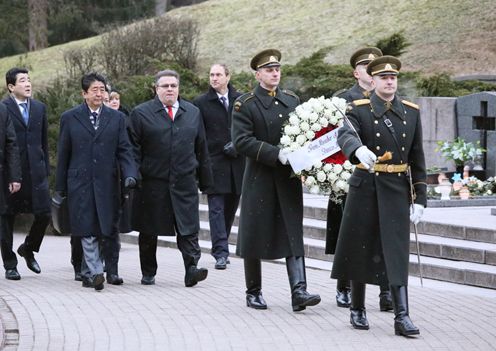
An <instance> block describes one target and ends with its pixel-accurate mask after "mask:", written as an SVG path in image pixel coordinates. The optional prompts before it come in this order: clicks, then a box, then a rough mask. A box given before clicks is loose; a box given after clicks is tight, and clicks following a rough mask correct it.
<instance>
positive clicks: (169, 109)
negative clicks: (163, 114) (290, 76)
mask: <svg viewBox="0 0 496 351" xmlns="http://www.w3.org/2000/svg"><path fill="white" fill-rule="evenodd" d="M167 113H168V114H169V117H170V119H171V120H172V121H173V120H174V113H173V112H172V106H167Z"/></svg>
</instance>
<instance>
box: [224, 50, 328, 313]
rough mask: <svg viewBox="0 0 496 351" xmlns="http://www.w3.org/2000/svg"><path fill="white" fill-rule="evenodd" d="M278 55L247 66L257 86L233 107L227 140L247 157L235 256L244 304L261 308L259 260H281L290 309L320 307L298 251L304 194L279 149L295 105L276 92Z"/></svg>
mask: <svg viewBox="0 0 496 351" xmlns="http://www.w3.org/2000/svg"><path fill="white" fill-rule="evenodd" d="M280 59H281V53H280V52H279V51H278V50H274V49H269V50H264V51H262V52H260V53H258V54H257V55H255V56H254V57H253V59H252V60H251V63H250V66H251V68H252V69H253V70H254V71H255V72H256V73H255V77H256V78H257V80H258V82H259V84H258V85H257V86H256V88H255V89H254V90H253V91H252V92H251V93H248V94H245V95H242V96H241V97H239V98H238V99H237V100H236V102H235V103H234V112H233V127H232V137H233V142H234V145H235V147H236V149H237V150H238V151H239V153H240V154H242V155H245V156H246V158H247V159H246V172H245V176H244V180H243V196H242V199H241V217H240V221H239V233H238V244H237V247H236V253H237V254H238V255H239V256H241V257H243V258H244V266H245V281H246V304H247V306H248V307H251V308H255V309H266V308H267V304H266V302H265V300H264V298H263V297H262V272H261V259H267V260H272V259H278V258H283V257H284V258H286V268H287V272H288V278H289V285H290V287H291V303H292V307H293V311H302V310H304V309H305V308H306V307H308V306H314V305H317V304H318V303H320V296H319V295H315V294H309V293H308V292H307V280H306V274H305V259H304V255H305V251H304V247H303V190H302V186H301V181H300V179H299V178H297V177H292V176H291V167H290V166H289V165H288V164H287V163H288V159H287V156H286V155H285V154H284V152H282V150H281V149H280V148H279V146H278V145H279V140H280V139H281V131H282V125H283V123H284V122H285V121H287V120H288V118H289V114H290V113H291V112H293V111H294V109H295V108H296V106H298V105H299V103H300V99H299V98H298V96H296V95H295V94H294V93H292V92H290V91H287V90H282V89H280V88H279V82H280V80H281V71H280V66H281V64H280V62H279V61H280Z"/></svg>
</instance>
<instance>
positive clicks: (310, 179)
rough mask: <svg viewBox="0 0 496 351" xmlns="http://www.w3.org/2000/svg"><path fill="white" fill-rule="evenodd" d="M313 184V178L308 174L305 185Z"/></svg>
mask: <svg viewBox="0 0 496 351" xmlns="http://www.w3.org/2000/svg"><path fill="white" fill-rule="evenodd" d="M314 184H315V178H314V177H313V176H308V177H307V179H305V185H306V186H312V185H314Z"/></svg>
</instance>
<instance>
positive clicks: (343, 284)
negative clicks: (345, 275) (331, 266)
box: [336, 279, 351, 308]
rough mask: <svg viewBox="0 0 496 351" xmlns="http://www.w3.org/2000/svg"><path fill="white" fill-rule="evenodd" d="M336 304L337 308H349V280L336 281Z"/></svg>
mask: <svg viewBox="0 0 496 351" xmlns="http://www.w3.org/2000/svg"><path fill="white" fill-rule="evenodd" d="M336 304H337V305H338V307H346V308H348V307H350V304H351V289H350V282H349V280H343V279H338V282H337V286H336Z"/></svg>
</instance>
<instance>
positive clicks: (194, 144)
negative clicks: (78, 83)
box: [130, 97, 213, 236]
mask: <svg viewBox="0 0 496 351" xmlns="http://www.w3.org/2000/svg"><path fill="white" fill-rule="evenodd" d="M130 124H131V136H132V138H131V139H132V142H133V145H134V150H135V158H136V161H137V164H138V167H139V173H140V177H141V182H140V183H141V184H140V187H138V189H136V190H135V192H134V199H133V211H132V226H133V229H134V230H137V231H139V232H141V233H145V234H150V235H169V236H172V235H175V233H176V230H177V233H178V234H180V235H191V234H196V233H198V231H199V230H200V217H199V211H198V206H199V196H198V187H200V190H206V189H207V188H208V187H210V186H211V185H212V183H213V180H212V171H211V169H210V160H209V157H208V149H207V142H206V140H205V130H204V127H203V123H202V120H201V116H200V110H198V108H197V107H196V106H195V105H193V104H191V103H189V102H187V101H185V100H183V99H179V109H178V111H177V113H176V115H175V117H174V121H172V120H171V119H170V118H169V116H168V115H167V112H166V110H165V108H164V105H163V104H162V102H161V101H160V100H159V99H158V97H155V98H154V99H153V100H150V101H147V102H145V103H143V104H141V105H139V106H137V107H136V108H135V109H134V110H133V111H132V113H131V116H130ZM175 229H176V230H175Z"/></svg>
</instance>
